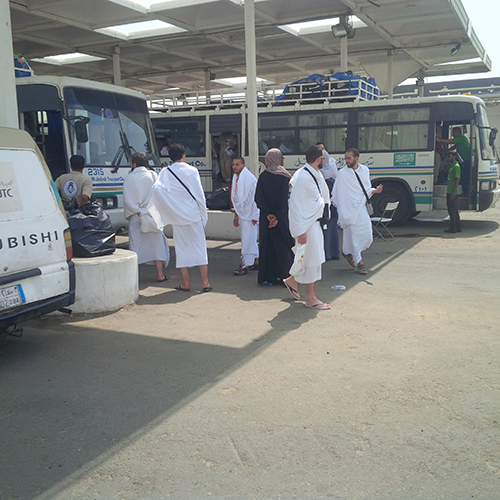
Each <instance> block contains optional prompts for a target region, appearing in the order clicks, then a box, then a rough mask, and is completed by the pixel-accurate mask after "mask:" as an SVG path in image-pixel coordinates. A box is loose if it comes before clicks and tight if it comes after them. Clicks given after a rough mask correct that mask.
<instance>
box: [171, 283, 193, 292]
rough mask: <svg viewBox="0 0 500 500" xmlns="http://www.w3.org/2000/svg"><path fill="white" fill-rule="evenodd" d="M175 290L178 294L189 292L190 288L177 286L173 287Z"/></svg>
mask: <svg viewBox="0 0 500 500" xmlns="http://www.w3.org/2000/svg"><path fill="white" fill-rule="evenodd" d="M175 289H176V290H179V292H190V291H191V288H182V286H181V285H178V286H176V287H175Z"/></svg>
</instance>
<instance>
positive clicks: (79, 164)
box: [69, 155, 85, 172]
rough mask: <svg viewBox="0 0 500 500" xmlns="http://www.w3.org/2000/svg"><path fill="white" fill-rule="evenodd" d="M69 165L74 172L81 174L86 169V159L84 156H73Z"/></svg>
mask: <svg viewBox="0 0 500 500" xmlns="http://www.w3.org/2000/svg"><path fill="white" fill-rule="evenodd" d="M69 164H70V165H71V168H72V169H73V170H78V171H79V172H80V171H81V170H83V169H84V168H85V158H84V157H83V156H82V155H73V156H72V157H71V158H70V159H69Z"/></svg>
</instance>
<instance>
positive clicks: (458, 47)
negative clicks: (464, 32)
mask: <svg viewBox="0 0 500 500" xmlns="http://www.w3.org/2000/svg"><path fill="white" fill-rule="evenodd" d="M461 48H462V44H461V43H457V44H456V45H455V47H453V48H452V49H451V52H450V55H452V56H455V55H457V54H458V52H459V50H460V49H461Z"/></svg>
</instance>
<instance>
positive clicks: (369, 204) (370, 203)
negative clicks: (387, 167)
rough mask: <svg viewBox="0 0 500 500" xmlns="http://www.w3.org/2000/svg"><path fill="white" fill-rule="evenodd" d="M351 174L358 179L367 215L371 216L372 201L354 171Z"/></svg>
mask: <svg viewBox="0 0 500 500" xmlns="http://www.w3.org/2000/svg"><path fill="white" fill-rule="evenodd" d="M353 172H354V174H355V175H356V178H357V179H358V182H359V185H360V186H361V189H362V190H363V193H364V194H365V197H366V210H367V211H368V215H373V205H372V201H371V200H370V198H369V196H368V195H367V194H366V189H365V186H363V183H362V182H361V179H360V178H359V175H358V173H357V172H356V170H353Z"/></svg>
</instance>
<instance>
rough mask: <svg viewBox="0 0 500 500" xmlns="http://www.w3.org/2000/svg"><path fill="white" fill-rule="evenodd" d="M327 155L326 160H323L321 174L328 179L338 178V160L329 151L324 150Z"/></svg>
mask: <svg viewBox="0 0 500 500" xmlns="http://www.w3.org/2000/svg"><path fill="white" fill-rule="evenodd" d="M323 154H324V155H325V161H324V162H323V168H322V169H320V172H321V175H322V176H323V177H324V178H325V180H326V179H333V180H334V181H335V180H336V179H337V175H338V170H337V162H336V161H335V159H334V158H332V157H331V156H330V155H329V154H328V152H327V151H323Z"/></svg>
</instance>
